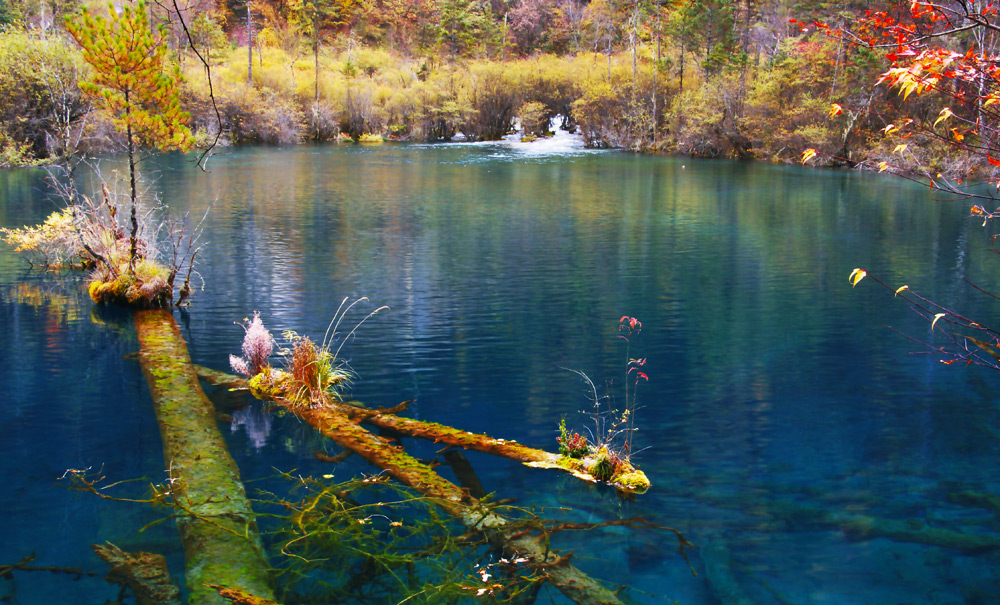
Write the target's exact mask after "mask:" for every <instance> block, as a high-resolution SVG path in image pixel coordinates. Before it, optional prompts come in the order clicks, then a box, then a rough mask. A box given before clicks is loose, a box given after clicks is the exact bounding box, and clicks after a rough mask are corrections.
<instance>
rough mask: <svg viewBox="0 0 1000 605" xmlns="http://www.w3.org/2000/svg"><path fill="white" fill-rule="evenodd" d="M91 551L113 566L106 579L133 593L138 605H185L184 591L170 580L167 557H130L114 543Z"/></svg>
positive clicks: (132, 554)
mask: <svg viewBox="0 0 1000 605" xmlns="http://www.w3.org/2000/svg"><path fill="white" fill-rule="evenodd" d="M90 547H91V548H93V549H94V552H95V553H97V556H98V557H100V558H101V559H103V560H104V562H105V563H107V564H108V565H110V566H111V571H109V572H108V575H107V576H106V577H105V579H106V580H107V581H108V582H111V583H113V584H119V585H122V586H128V587H129V588H130V589H132V593H133V594H134V595H135V603H136V605H181V593H180V590H178V589H177V586H176V585H175V584H174V583H173V582H172V581H171V580H170V572H169V571H167V560H166V559H164V558H163V555H158V554H155V553H148V552H137V553H129V552H125V551H124V550H122V549H120V548H118V547H117V546H115V545H114V544H112V543H110V542H106V543H105V544H92V545H91V546H90Z"/></svg>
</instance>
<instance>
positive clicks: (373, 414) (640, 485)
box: [196, 366, 649, 494]
mask: <svg viewBox="0 0 1000 605" xmlns="http://www.w3.org/2000/svg"><path fill="white" fill-rule="evenodd" d="M196 369H197V372H198V376H200V377H201V378H202V379H204V380H205V381H206V382H209V383H210V384H214V385H218V386H225V387H228V388H247V387H246V384H247V383H246V380H245V379H243V378H240V377H238V376H233V375H232V374H226V373H225V372H219V371H216V370H211V369H209V368H203V367H201V366H198V367H197V368H196ZM325 407H328V408H331V409H333V410H336V411H337V413H339V414H343V415H344V416H347V417H348V418H350V419H351V420H354V421H355V422H364V423H366V424H370V425H372V426H375V427H378V428H380V429H388V430H391V431H395V432H396V433H399V434H401V435H405V436H407V437H415V438H418V439H427V440H429V441H433V442H434V443H443V444H445V445H453V446H455V447H460V448H462V449H467V450H473V451H477V452H483V453H486V454H492V455H494V456H502V457H504V458H510V459H511V460H516V461H518V462H522V463H524V464H525V465H527V466H531V467H534V468H550V469H557V470H562V471H567V472H569V473H572V474H573V475H574V476H575V477H577V478H579V479H583V480H584V481H591V482H597V481H598V479H597V477H595V476H594V473H593V472H592V471H593V469H594V465H595V464H597V457H596V456H590V457H586V458H570V457H568V456H561V455H559V454H553V453H552V452H547V451H545V450H540V449H536V448H533V447H528V446H525V445H521V444H520V443H517V442H516V441H509V440H506V439H495V438H493V437H490V436H489V435H481V434H478V433H470V432H468V431H463V430H461V429H456V428H454V427H450V426H446V425H443V424H438V423H436V422H425V421H422V420H414V419H412V418H404V417H402V416H397V415H396V414H395V413H396V412H398V411H401V410H402V407H401V406H396V407H395V408H392V409H391V411H390V410H372V409H369V408H365V407H359V406H355V405H349V404H346V403H342V402H338V401H332V400H331V401H330V402H328V403H326V404H325ZM608 483H610V484H611V485H613V486H615V487H616V488H618V489H619V490H621V491H624V492H629V493H639V494H641V493H643V492H645V491H646V490H648V489H649V479H647V478H646V475H645V473H643V472H642V471H641V470H638V469H636V468H633V467H632V466H631V465H628V466H624V467H623V468H622V469H621V471H620V472H618V473H616V474H615V475H614V476H613V477H611V478H610V480H609V481H608Z"/></svg>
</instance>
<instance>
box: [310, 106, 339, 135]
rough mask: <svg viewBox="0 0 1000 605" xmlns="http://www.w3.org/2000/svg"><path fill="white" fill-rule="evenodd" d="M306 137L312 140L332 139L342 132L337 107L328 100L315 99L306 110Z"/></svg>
mask: <svg viewBox="0 0 1000 605" xmlns="http://www.w3.org/2000/svg"><path fill="white" fill-rule="evenodd" d="M305 118H306V137H307V138H308V139H309V140H311V141H332V140H334V139H336V138H337V135H338V134H340V116H339V113H338V111H337V108H336V107H335V106H334V105H333V104H332V103H329V102H327V101H314V102H312V103H310V104H309V107H308V109H307V110H306V112H305Z"/></svg>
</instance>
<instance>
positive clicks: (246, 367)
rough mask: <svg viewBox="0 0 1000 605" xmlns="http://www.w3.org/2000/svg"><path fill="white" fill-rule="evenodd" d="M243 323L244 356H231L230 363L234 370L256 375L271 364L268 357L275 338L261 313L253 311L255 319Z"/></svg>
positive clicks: (243, 373) (245, 374)
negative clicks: (265, 325) (265, 324)
mask: <svg viewBox="0 0 1000 605" xmlns="http://www.w3.org/2000/svg"><path fill="white" fill-rule="evenodd" d="M241 325H243V329H244V330H245V332H246V333H245V334H244V335H243V347H242V348H243V357H237V356H235V355H230V356H229V365H230V366H232V368H233V371H234V372H236V373H237V374H242V375H243V376H254V375H256V374H259V373H260V372H261V371H263V370H264V369H265V368H267V367H268V366H270V363H268V359H269V358H270V357H271V353H272V352H273V351H274V338H273V337H272V336H271V332H270V330H268V329H267V328H265V327H264V322H262V321H261V320H260V313H259V312H257V311H254V312H253V319H251V320H250V321H248V322H247V323H245V324H241Z"/></svg>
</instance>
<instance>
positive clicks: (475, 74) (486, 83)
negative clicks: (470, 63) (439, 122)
mask: <svg viewBox="0 0 1000 605" xmlns="http://www.w3.org/2000/svg"><path fill="white" fill-rule="evenodd" d="M462 93H463V98H464V100H465V102H466V103H468V105H469V107H471V109H472V112H471V113H469V114H468V115H467V116H466V120H465V121H464V122H463V124H462V127H461V128H462V133H463V134H465V136H466V137H467V138H468V139H469V140H472V141H495V140H499V139H501V138H503V137H504V135H506V134H508V133H509V132H510V131H511V129H512V128H513V124H514V111H515V110H516V109H517V105H518V96H517V91H516V88H515V87H514V85H513V83H512V82H511V81H510V79H509V78H508V77H507V76H506V74H505V73H504V70H503V67H502V66H495V65H490V64H483V65H478V66H474V69H472V70H471V73H470V78H469V80H468V81H466V82H465V83H464V89H463V91H462Z"/></svg>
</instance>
